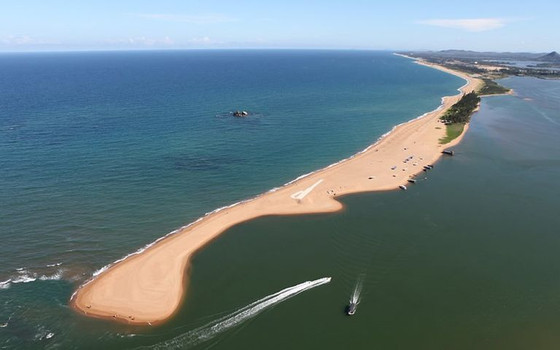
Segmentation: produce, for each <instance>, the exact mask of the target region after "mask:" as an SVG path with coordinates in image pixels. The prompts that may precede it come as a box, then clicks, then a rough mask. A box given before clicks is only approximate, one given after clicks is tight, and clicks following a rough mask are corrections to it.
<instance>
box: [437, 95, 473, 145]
mask: <svg viewBox="0 0 560 350" xmlns="http://www.w3.org/2000/svg"><path fill="white" fill-rule="evenodd" d="M479 103H480V97H479V96H478V94H477V93H476V92H474V91H473V92H471V93H468V94H466V95H463V97H461V99H460V100H459V102H457V103H455V104H454V105H453V106H451V108H449V109H448V110H447V111H446V112H445V114H444V115H443V116H441V118H440V119H441V120H442V121H443V122H444V123H445V125H447V130H446V133H447V134H446V136H445V137H443V138H441V139H440V140H439V142H440V143H442V144H445V143H449V142H450V141H451V140H454V139H456V138H457V137H458V136H459V135H461V133H462V132H463V129H464V127H465V124H466V123H468V122H469V120H470V119H471V115H472V113H473V111H474V110H475V109H476V107H478V104H479Z"/></svg>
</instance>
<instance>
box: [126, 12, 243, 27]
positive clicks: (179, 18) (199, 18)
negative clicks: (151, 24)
mask: <svg viewBox="0 0 560 350" xmlns="http://www.w3.org/2000/svg"><path fill="white" fill-rule="evenodd" d="M135 16H137V17H141V18H146V19H152V20H158V21H166V22H183V23H192V24H215V23H224V22H235V21H237V19H235V18H232V17H228V16H226V15H223V14H215V13H214V14H204V15H175V14H165V13H137V14H135Z"/></svg>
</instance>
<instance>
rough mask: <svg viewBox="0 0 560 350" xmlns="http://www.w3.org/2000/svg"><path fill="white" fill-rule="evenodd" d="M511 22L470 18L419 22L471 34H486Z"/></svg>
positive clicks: (501, 19) (498, 19) (499, 19)
mask: <svg viewBox="0 0 560 350" xmlns="http://www.w3.org/2000/svg"><path fill="white" fill-rule="evenodd" d="M507 22H509V21H508V20H505V19H503V18H470V19H429V20H425V21H419V22H418V23H420V24H427V25H431V26H436V27H444V28H455V29H462V30H466V31H469V32H484V31H487V30H492V29H497V28H502V27H503V26H505V25H506V23H507Z"/></svg>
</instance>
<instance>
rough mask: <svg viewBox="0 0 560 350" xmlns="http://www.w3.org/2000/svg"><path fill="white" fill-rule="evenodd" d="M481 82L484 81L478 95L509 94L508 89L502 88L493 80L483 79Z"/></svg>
mask: <svg viewBox="0 0 560 350" xmlns="http://www.w3.org/2000/svg"><path fill="white" fill-rule="evenodd" d="M482 81H484V85H483V86H482V87H481V88H480V90H478V94H479V95H498V94H507V93H508V92H510V89H508V88H506V87H503V86H502V85H500V84H498V83H496V82H495V81H494V80H491V79H485V78H483V79H482Z"/></svg>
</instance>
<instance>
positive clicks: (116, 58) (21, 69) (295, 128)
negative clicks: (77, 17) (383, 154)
mask: <svg viewBox="0 0 560 350" xmlns="http://www.w3.org/2000/svg"><path fill="white" fill-rule="evenodd" d="M462 84H463V80H461V79H459V78H457V77H454V76H450V75H448V74H445V73H443V72H440V71H437V70H433V69H430V68H427V67H423V66H419V65H416V64H413V63H411V61H410V60H407V59H404V58H401V57H396V56H394V55H392V54H391V53H389V52H372V51H176V52H95V53H92V52H88V53H33V54H3V55H0V179H1V181H2V186H1V188H0V239H1V241H2V245H1V246H0V305H2V307H1V308H0V325H3V324H5V325H6V326H5V327H2V328H0V344H2V346H4V347H8V348H10V347H38V348H41V347H45V346H55V345H56V344H59V345H60V344H66V346H68V344H73V345H74V346H76V347H80V344H81V346H85V344H90V343H84V342H86V341H87V342H90V341H91V339H97V338H103V337H105V338H104V339H105V343H104V344H105V345H107V344H109V345H111V344H112V343H111V340H107V339H112V337H115V338H118V337H117V335H116V334H119V333H118V332H122V331H123V327H124V326H120V325H117V326H115V325H112V324H107V323H106V322H101V321H96V320H89V319H85V318H83V317H81V316H79V315H77V314H75V313H73V312H72V311H71V310H70V309H69V308H68V306H67V302H68V299H69V297H70V295H71V293H72V292H73V290H74V289H75V288H76V287H77V286H78V285H79V284H80V283H81V282H83V281H84V280H86V279H87V278H89V277H90V276H91V275H92V273H93V272H94V271H96V270H98V269H99V268H101V267H102V266H104V265H106V264H108V263H110V262H112V261H114V260H116V259H118V258H121V257H123V256H125V255H126V254H128V253H130V252H132V251H134V250H136V249H138V248H141V247H142V246H144V245H146V244H148V243H150V242H152V241H154V240H155V239H157V238H158V237H160V236H162V235H164V234H166V233H168V232H170V231H172V230H173V229H176V228H178V227H180V226H182V225H184V224H187V223H189V222H192V221H193V220H195V219H196V218H198V217H200V216H202V215H203V214H204V213H206V212H209V211H211V210H214V209H216V208H218V207H221V206H224V205H228V204H231V203H234V202H237V201H239V200H242V199H245V198H249V197H252V196H255V195H257V194H259V193H262V192H264V191H267V190H269V189H271V188H273V187H276V186H280V185H282V184H284V183H286V182H288V181H290V180H292V179H294V178H296V177H297V176H299V175H302V174H305V173H308V172H310V171H313V170H316V169H319V168H321V167H324V166H327V165H329V164H331V163H334V162H336V161H339V160H340V159H343V158H346V157H349V156H351V155H352V154H354V153H356V152H358V151H360V150H362V149H364V148H365V147H367V146H368V145H369V144H371V143H373V142H374V141H375V140H376V139H378V138H379V137H380V136H381V135H383V134H384V133H386V132H388V131H390V130H391V129H392V127H393V126H394V125H396V124H399V123H402V122H404V121H407V120H410V119H412V118H415V117H417V116H419V115H421V114H423V113H425V112H427V111H430V110H433V109H435V108H436V107H437V106H438V105H439V104H440V100H441V97H442V96H444V95H450V94H454V93H455V92H456V89H457V88H458V87H460V86H461V85H462ZM236 109H244V110H248V111H249V112H250V116H249V117H248V118H243V119H241V118H234V117H232V116H231V114H230V112H231V111H232V110H236ZM218 297H219V296H218ZM84 329H88V330H89V332H90V333H89V336H88V337H86V338H83V339H87V340H83V339H82V335H81V334H83V331H84ZM117 343H118V342H116V343H115V344H117ZM118 344H121V343H118ZM121 345H122V344H121ZM121 345H118V346H121ZM115 346H117V345H115Z"/></svg>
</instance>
